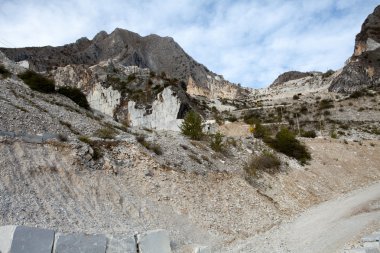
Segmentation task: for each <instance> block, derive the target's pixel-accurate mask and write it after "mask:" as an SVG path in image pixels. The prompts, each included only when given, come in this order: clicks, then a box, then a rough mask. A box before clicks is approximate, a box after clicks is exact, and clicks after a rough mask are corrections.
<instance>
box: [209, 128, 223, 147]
mask: <svg viewBox="0 0 380 253" xmlns="http://www.w3.org/2000/svg"><path fill="white" fill-rule="evenodd" d="M210 146H211V148H212V150H214V151H216V152H221V151H222V149H223V134H221V133H219V132H217V133H216V134H215V135H214V136H212V139H211V143H210Z"/></svg>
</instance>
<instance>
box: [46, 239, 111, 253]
mask: <svg viewBox="0 0 380 253" xmlns="http://www.w3.org/2000/svg"><path fill="white" fill-rule="evenodd" d="M106 246H107V239H106V237H105V235H85V234H69V235H64V234H57V235H56V239H55V244H54V251H53V252H54V253H105V252H106Z"/></svg>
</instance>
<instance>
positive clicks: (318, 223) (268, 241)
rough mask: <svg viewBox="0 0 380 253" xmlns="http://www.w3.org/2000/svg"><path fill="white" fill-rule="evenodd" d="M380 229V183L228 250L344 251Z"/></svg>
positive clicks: (328, 203) (333, 201) (310, 211)
mask: <svg viewBox="0 0 380 253" xmlns="http://www.w3.org/2000/svg"><path fill="white" fill-rule="evenodd" d="M379 228H380V182H378V183H376V184H373V185H371V186H368V187H365V188H362V189H360V190H357V191H354V192H351V193H349V194H346V195H344V196H341V197H340V198H338V199H334V200H330V201H327V202H324V203H322V204H320V205H318V206H316V207H313V208H311V209H309V210H308V211H306V212H304V213H302V214H301V215H300V216H299V217H298V218H296V219H295V220H294V221H293V222H290V223H287V224H283V225H281V226H279V227H277V228H274V229H272V230H270V231H268V232H266V233H264V234H261V235H258V236H255V237H253V238H250V239H248V240H247V241H245V242H240V243H237V244H235V245H234V246H233V247H231V248H230V249H229V250H228V249H227V250H226V251H228V252H261V253H265V252H271V253H273V252H278V253H280V252H292V253H301V252H302V253H308V252H310V253H334V252H343V249H344V247H345V244H346V243H348V242H350V241H353V240H357V239H358V237H360V236H362V235H365V233H368V232H370V230H371V229H372V230H375V229H379ZM223 252H224V251H223Z"/></svg>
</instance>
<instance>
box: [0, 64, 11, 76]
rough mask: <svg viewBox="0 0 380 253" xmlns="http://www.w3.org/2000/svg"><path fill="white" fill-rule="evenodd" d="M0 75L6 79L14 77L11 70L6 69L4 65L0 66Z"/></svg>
mask: <svg viewBox="0 0 380 253" xmlns="http://www.w3.org/2000/svg"><path fill="white" fill-rule="evenodd" d="M0 75H2V76H3V77H4V78H8V77H10V76H11V75H12V73H11V72H9V70H8V69H6V68H5V67H4V65H2V64H0Z"/></svg>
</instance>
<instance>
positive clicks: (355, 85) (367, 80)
mask: <svg viewBox="0 0 380 253" xmlns="http://www.w3.org/2000/svg"><path fill="white" fill-rule="evenodd" d="M368 87H372V88H376V89H378V88H379V87H380V6H378V7H376V9H375V10H374V12H373V13H372V14H370V15H369V16H368V18H367V19H366V20H365V21H364V23H363V25H362V28H361V31H360V33H359V34H358V35H357V36H356V40H355V50H354V53H353V55H352V57H351V58H350V59H348V61H347V64H346V66H345V67H344V68H343V71H342V73H341V74H340V75H339V76H337V77H336V78H335V79H334V80H333V82H332V84H331V86H330V88H329V91H334V92H345V93H350V92H354V91H357V90H361V89H363V88H368Z"/></svg>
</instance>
